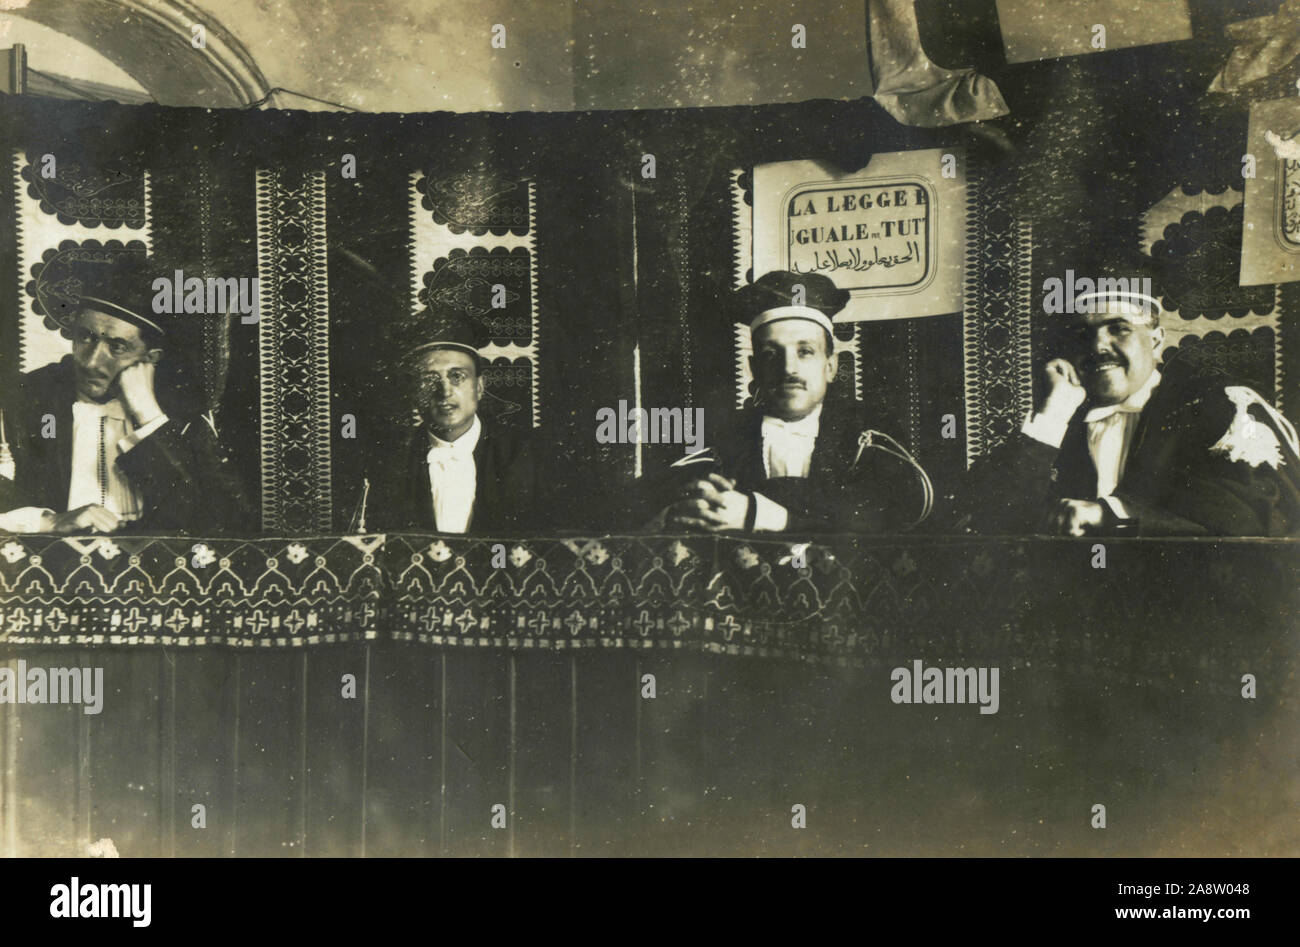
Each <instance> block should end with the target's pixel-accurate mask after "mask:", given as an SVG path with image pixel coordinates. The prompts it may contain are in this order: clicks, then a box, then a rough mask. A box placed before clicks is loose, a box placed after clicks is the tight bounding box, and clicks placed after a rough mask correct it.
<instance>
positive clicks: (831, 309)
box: [733, 270, 849, 332]
mask: <svg viewBox="0 0 1300 947" xmlns="http://www.w3.org/2000/svg"><path fill="white" fill-rule="evenodd" d="M799 287H802V290H800V289H799ZM798 295H802V297H803V299H802V302H799V301H796V297H797V296H798ZM733 301H734V311H733V321H735V322H744V323H747V324H748V325H749V328H750V330H751V331H753V330H755V329H757V328H759V326H762V325H766V324H767V323H769V322H778V321H780V320H782V319H807V320H808V321H810V322H815V323H817V324H818V325H820V326H821V327H822V328H824V329H825V330H826V331H827V332H830V331H832V326H831V317H832V316H834V315H835V314H836V313H837V312H839V311H840V310H841V309H843V308H844V307H845V306H847V305H848V302H849V291H848V290H847V289H840V288H839V287H838V286H836V285H835V283H834V282H833V281H832V280H831V279H830V277H828V276H823V275H822V274H820V273H792V272H790V271H789V270H773V271H772V272H770V273H765V274H763V275H762V276H760V277H759V278H758V279H757V280H755V281H754V282H753V283H750V284H749V285H747V286H743V287H741V288H740V289H738V290H736V292H735V293H734V294H733Z"/></svg>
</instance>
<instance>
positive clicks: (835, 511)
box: [663, 271, 930, 533]
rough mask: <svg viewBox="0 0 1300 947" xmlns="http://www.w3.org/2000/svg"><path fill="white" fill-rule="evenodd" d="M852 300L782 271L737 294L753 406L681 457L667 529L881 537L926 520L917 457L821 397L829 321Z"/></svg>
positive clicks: (815, 278) (831, 370)
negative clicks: (745, 328) (680, 479)
mask: <svg viewBox="0 0 1300 947" xmlns="http://www.w3.org/2000/svg"><path fill="white" fill-rule="evenodd" d="M848 299H849V294H848V292H846V291H845V290H842V289H840V288H838V287H837V286H836V285H835V284H834V282H832V281H831V280H830V279H829V278H828V277H826V276H822V275H820V274H814V273H804V274H800V273H791V272H785V271H775V272H771V273H768V274H766V275H764V276H763V277H761V278H760V279H758V280H757V281H756V282H754V283H753V284H750V285H748V286H746V287H744V288H743V289H741V290H739V291H738V292H737V293H735V294H734V298H733V299H732V300H731V303H732V308H731V311H730V312H729V313H728V318H730V319H734V320H737V321H745V322H748V323H749V329H750V335H751V339H752V342H753V355H752V356H751V360H750V367H751V370H752V373H753V376H754V402H755V403H754V406H753V407H752V408H751V409H750V410H748V411H746V412H744V413H743V414H742V415H741V417H740V419H739V421H738V423H736V424H733V425H728V426H726V427H724V428H723V429H722V430H719V431H712V430H710V429H708V428H707V427H706V434H705V443H706V444H708V445H710V446H709V447H707V448H706V449H705V450H704V451H701V452H700V454H699V455H698V457H697V456H696V455H692V456H688V457H686V458H683V459H682V461H679V462H678V464H679V469H680V470H681V471H683V473H684V475H685V478H686V479H685V482H684V484H683V485H682V487H681V491H680V493H681V495H680V497H679V498H678V499H677V500H676V501H675V502H674V503H672V504H671V505H670V506H669V507H668V508H667V509H666V510H665V511H664V513H663V517H664V524H665V525H666V526H668V527H669V528H671V527H674V526H677V527H684V528H687V529H701V530H706V531H709V532H721V531H725V530H744V531H753V532H862V533H878V532H892V531H896V530H902V529H906V528H908V527H910V526H912V525H915V524H916V523H918V522H919V521H920V520H922V519H924V518H925V516H926V515H927V514H928V512H929V500H930V487H929V479H928V478H927V477H926V476H925V473H924V471H922V470H921V469H920V466H919V465H918V464H916V462H915V461H914V460H913V459H912V457H911V455H910V454H908V453H907V451H906V450H904V449H903V448H902V447H901V446H900V445H898V444H897V442H896V441H894V440H893V439H892V438H889V437H888V436H886V435H883V434H881V433H880V432H877V431H864V430H863V428H862V425H861V423H860V421H859V419H857V418H856V417H854V416H853V414H852V411H851V410H850V409H848V408H840V409H835V408H832V407H831V406H830V405H828V404H827V403H826V395H827V391H828V387H829V385H830V384H831V382H832V381H833V379H834V378H835V375H836V367H837V366H836V360H835V353H834V339H833V337H832V329H833V324H832V322H831V317H832V316H833V315H834V314H835V313H837V312H839V311H840V310H841V309H842V308H844V306H845V304H847V302H848Z"/></svg>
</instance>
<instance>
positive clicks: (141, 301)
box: [0, 261, 252, 535]
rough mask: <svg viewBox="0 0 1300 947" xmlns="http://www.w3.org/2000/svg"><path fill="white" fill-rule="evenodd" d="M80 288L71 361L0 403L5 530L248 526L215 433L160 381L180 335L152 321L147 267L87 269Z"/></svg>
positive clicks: (27, 380)
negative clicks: (5, 460) (6, 458)
mask: <svg viewBox="0 0 1300 947" xmlns="http://www.w3.org/2000/svg"><path fill="white" fill-rule="evenodd" d="M91 270H93V272H92V271H91ZM79 285H80V288H81V290H82V291H81V292H78V293H76V294H74V295H72V296H70V297H66V298H64V299H63V300H62V306H61V312H60V313H57V314H56V315H55V319H56V321H57V322H58V323H59V325H60V328H61V331H62V333H63V335H65V336H67V337H69V338H70V339H71V340H72V351H71V353H70V354H68V355H66V356H64V357H63V359H62V360H60V361H59V362H56V363H54V364H50V365H46V366H44V367H42V368H38V369H36V370H35V371H32V372H28V373H27V374H25V375H22V376H20V378H19V379H18V384H17V386H16V390H15V391H13V392H11V393H9V394H10V397H8V398H6V399H5V404H4V407H3V411H4V422H5V438H6V440H7V441H8V444H9V445H10V447H11V450H12V458H13V464H12V471H10V470H5V471H4V473H5V474H8V473H10V472H12V474H13V476H12V477H9V476H3V475H0V529H3V530H5V531H8V532H22V533H123V532H131V533H137V534H149V533H175V532H180V533H195V534H200V535H202V534H206V533H222V532H239V531H242V530H244V529H247V528H250V527H251V525H252V524H251V520H252V513H251V510H250V508H249V506H248V503H247V499H246V497H245V495H244V493H243V491H242V489H241V487H240V485H239V484H238V481H237V478H236V477H235V476H234V475H233V472H232V471H231V470H230V469H229V465H228V463H227V459H226V457H225V456H224V454H223V452H222V451H221V450H220V448H219V446H218V443H217V439H216V433H215V430H214V429H213V428H212V427H211V426H209V424H208V423H207V421H206V420H205V419H204V418H203V417H202V416H201V414H200V412H199V411H198V410H197V408H196V407H194V406H189V407H187V406H186V404H185V401H186V399H185V397H184V395H183V393H182V392H181V391H180V390H179V389H175V390H174V389H173V388H172V387H169V386H164V385H160V384H158V379H159V375H158V366H159V364H160V363H161V362H162V361H163V360H164V359H167V358H168V357H169V355H171V353H172V352H173V351H175V350H177V349H179V348H180V346H181V345H182V343H181V342H180V338H181V336H182V335H183V334H184V333H183V331H182V327H181V326H180V325H178V324H177V322H176V317H174V316H173V317H168V316H160V315H156V314H154V313H153V311H152V306H151V304H150V299H151V298H152V296H153V291H152V277H151V275H150V272H149V270H148V266H147V263H146V262H145V261H131V262H120V263H114V264H102V265H98V266H94V267H90V268H88V271H87V273H86V274H85V276H84V277H83V278H82V279H81V280H80V283H79ZM163 320H170V321H168V322H164V321H163ZM189 381H196V380H194V379H190V380H189Z"/></svg>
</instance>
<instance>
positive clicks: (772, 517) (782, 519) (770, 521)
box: [754, 493, 790, 533]
mask: <svg viewBox="0 0 1300 947" xmlns="http://www.w3.org/2000/svg"><path fill="white" fill-rule="evenodd" d="M754 504H755V505H754V532H756V533H779V532H780V531H781V530H783V529H785V528H786V526H787V525H788V524H789V522H790V511H789V510H787V509H786V508H785V507H783V506H782V505H781V504H780V503H777V502H776V501H775V500H769V499H768V498H767V497H765V496H763V494H761V493H755V494H754Z"/></svg>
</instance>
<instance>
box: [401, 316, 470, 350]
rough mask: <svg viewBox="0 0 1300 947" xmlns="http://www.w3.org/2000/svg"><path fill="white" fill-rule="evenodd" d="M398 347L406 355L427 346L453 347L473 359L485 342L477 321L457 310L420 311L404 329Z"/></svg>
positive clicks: (427, 347) (428, 347)
mask: <svg viewBox="0 0 1300 947" xmlns="http://www.w3.org/2000/svg"><path fill="white" fill-rule="evenodd" d="M405 335H406V338H404V339H403V340H402V349H403V351H404V352H405V355H406V357H407V358H411V357H413V356H415V355H417V354H419V353H420V352H424V351H427V350H429V349H456V350H458V351H461V352H466V353H468V354H469V355H471V356H474V357H475V358H476V359H477V358H478V357H479V351H478V350H479V349H481V348H482V347H483V346H484V345H486V344H487V330H486V328H485V327H484V326H483V324H482V323H481V322H479V321H478V320H476V319H470V318H468V317H467V316H464V315H461V314H460V313H458V312H440V313H438V314H437V315H432V316H431V315H430V314H429V310H427V309H426V310H425V311H424V312H423V313H420V315H419V316H417V317H416V318H415V319H414V320H413V325H412V326H411V327H410V329H408V330H407V332H406V333H405Z"/></svg>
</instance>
